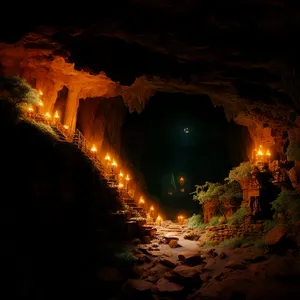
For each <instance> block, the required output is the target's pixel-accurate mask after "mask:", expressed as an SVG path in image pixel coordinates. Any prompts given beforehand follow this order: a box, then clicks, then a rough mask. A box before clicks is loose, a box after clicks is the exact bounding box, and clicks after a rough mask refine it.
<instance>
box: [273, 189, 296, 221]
mask: <svg viewBox="0 0 300 300" xmlns="http://www.w3.org/2000/svg"><path fill="white" fill-rule="evenodd" d="M272 209H273V210H275V211H276V212H280V213H283V214H284V215H285V216H286V217H287V219H289V220H290V221H292V222H295V221H297V220H300V195H298V194H297V193H296V192H295V191H291V190H287V191H282V192H281V193H280V194H279V195H278V197H277V199H276V200H275V201H273V202H272Z"/></svg>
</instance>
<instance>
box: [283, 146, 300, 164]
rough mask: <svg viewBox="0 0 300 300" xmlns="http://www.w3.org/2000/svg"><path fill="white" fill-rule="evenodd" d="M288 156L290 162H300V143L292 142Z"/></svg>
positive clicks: (288, 149)
mask: <svg viewBox="0 0 300 300" xmlns="http://www.w3.org/2000/svg"><path fill="white" fill-rule="evenodd" d="M286 155H287V159H288V160H290V161H300V143H299V142H296V141H291V142H290V144H289V146H288V148H287V151H286Z"/></svg>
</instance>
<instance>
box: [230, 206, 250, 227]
mask: <svg viewBox="0 0 300 300" xmlns="http://www.w3.org/2000/svg"><path fill="white" fill-rule="evenodd" d="M247 214H248V211H247V209H246V208H244V207H240V208H239V209H238V210H237V211H236V212H235V213H234V214H233V215H232V216H231V218H230V219H229V221H228V223H229V224H241V223H243V222H244V219H245V217H246V216H247Z"/></svg>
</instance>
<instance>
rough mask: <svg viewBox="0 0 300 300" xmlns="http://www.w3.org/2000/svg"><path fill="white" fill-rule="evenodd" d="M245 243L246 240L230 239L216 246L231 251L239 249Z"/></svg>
mask: <svg viewBox="0 0 300 300" xmlns="http://www.w3.org/2000/svg"><path fill="white" fill-rule="evenodd" d="M246 242H248V241H247V240H246V239H241V238H232V239H228V240H224V241H223V242H221V243H220V244H219V245H218V246H219V247H221V248H226V249H229V250H233V249H235V248H239V247H241V246H242V245H243V244H245V243H246Z"/></svg>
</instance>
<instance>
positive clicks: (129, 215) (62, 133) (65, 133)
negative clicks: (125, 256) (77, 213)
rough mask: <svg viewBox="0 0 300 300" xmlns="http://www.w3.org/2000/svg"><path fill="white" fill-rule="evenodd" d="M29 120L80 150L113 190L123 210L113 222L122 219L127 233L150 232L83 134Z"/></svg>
mask: <svg viewBox="0 0 300 300" xmlns="http://www.w3.org/2000/svg"><path fill="white" fill-rule="evenodd" d="M28 117H29V118H32V119H34V120H35V121H36V122H41V123H44V124H47V125H49V126H51V128H52V130H53V132H54V133H55V134H56V135H57V137H58V139H59V140H60V141H63V142H70V143H72V144H73V145H75V146H76V147H77V148H78V150H80V151H81V152H82V153H83V155H84V156H86V157H87V158H88V159H89V160H91V161H92V163H93V164H94V166H95V167H96V168H97V169H98V171H99V174H100V178H101V179H102V180H104V181H106V183H107V185H108V186H109V187H110V188H111V189H115V190H116V193H117V197H118V198H119V200H120V201H121V203H122V205H123V207H124V210H122V211H118V212H115V213H113V214H112V217H114V219H115V220H122V219H123V218H124V220H125V222H126V224H127V225H128V231H131V230H132V229H131V228H133V227H134V226H135V227H139V228H137V231H138V232H140V234H144V233H148V232H151V229H152V226H151V225H149V226H148V227H147V229H146V230H145V224H146V211H145V210H144V209H143V208H142V207H139V206H138V205H137V204H136V202H135V200H134V199H133V198H132V197H131V196H130V195H129V194H128V192H127V191H126V190H125V189H120V188H119V186H118V182H117V180H116V176H115V174H114V173H113V172H112V170H111V169H110V168H108V167H106V166H104V165H103V164H102V163H101V161H100V160H99V159H98V157H97V154H96V153H95V152H92V151H91V149H92V144H91V143H90V142H89V141H87V139H86V138H85V137H84V136H83V134H82V133H81V132H80V131H79V130H78V129H76V130H75V131H74V132H70V130H68V129H66V128H65V126H63V125H62V124H61V123H60V122H59V121H56V122H51V121H49V120H48V119H46V118H45V117H44V116H43V115H40V114H33V113H30V114H28Z"/></svg>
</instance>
